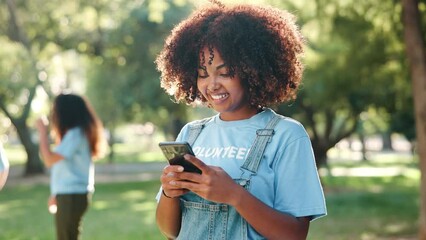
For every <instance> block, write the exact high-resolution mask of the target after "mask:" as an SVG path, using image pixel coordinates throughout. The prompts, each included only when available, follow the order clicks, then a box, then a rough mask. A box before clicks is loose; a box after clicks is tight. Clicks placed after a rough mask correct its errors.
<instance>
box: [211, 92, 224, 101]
mask: <svg viewBox="0 0 426 240" xmlns="http://www.w3.org/2000/svg"><path fill="white" fill-rule="evenodd" d="M227 96H228V94H227V93H224V94H219V95H211V97H212V98H213V99H214V100H219V99H222V98H225V97H227Z"/></svg>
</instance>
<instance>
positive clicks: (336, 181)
mask: <svg viewBox="0 0 426 240" xmlns="http://www.w3.org/2000/svg"><path fill="white" fill-rule="evenodd" d="M322 182H323V184H324V190H325V192H326V199H327V208H328V216H326V217H323V218H320V219H318V220H315V221H314V222H312V223H311V228H310V233H309V236H308V239H310V240H317V239H318V240H322V239H325V240H334V239H335V240H345V239H347V240H352V239H357V240H358V239H360V240H369V239H398V238H402V237H413V238H412V239H415V236H416V233H417V219H418V207H419V203H418V199H419V194H418V187H419V179H418V176H414V177H413V176H397V177H323V179H322ZM158 187H159V182H158V181H150V182H129V183H110V184H97V185H96V193H95V194H94V197H93V202H92V206H91V208H90V210H89V212H88V213H87V214H86V216H85V218H84V231H83V239H90V240H92V239H93V240H96V239H102V240H108V239H126V240H127V239H129V240H133V239H147V240H150V239H153V240H155V239H164V238H163V237H162V236H161V234H160V233H159V231H158V229H157V227H156V225H155V220H154V213H155V205H156V203H155V200H154V198H155V194H156V193H157V190H158ZM48 194H49V189H48V186H46V185H35V186H16V187H8V186H6V187H5V188H4V189H3V190H2V191H1V192H0V223H1V224H0V239H8V240H18V239H19V240H21V239H22V240H24V239H25V240H26V239H33V240H36V239H43V240H44V239H46V240H48V239H54V230H53V218H52V216H51V215H50V214H49V213H48V212H47V208H46V199H47V196H48Z"/></svg>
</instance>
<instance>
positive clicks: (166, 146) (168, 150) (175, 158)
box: [159, 142, 201, 174]
mask: <svg viewBox="0 0 426 240" xmlns="http://www.w3.org/2000/svg"><path fill="white" fill-rule="evenodd" d="M159 146H160V148H161V150H162V151H163V154H164V156H165V157H166V158H167V160H168V161H169V163H170V165H180V166H182V167H183V168H184V171H185V172H193V173H199V174H201V170H200V169H199V168H197V167H196V166H195V165H194V164H192V163H190V162H188V161H187V160H185V158H184V157H183V155H185V154H191V155H195V154H194V152H193V151H192V148H191V146H190V145H189V143H187V142H160V143H159Z"/></svg>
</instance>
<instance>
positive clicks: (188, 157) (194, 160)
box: [183, 154, 209, 172]
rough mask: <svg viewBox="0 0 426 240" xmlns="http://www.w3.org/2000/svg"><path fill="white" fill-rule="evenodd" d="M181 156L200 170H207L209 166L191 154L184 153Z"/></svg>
mask: <svg viewBox="0 0 426 240" xmlns="http://www.w3.org/2000/svg"><path fill="white" fill-rule="evenodd" d="M183 157H184V158H185V160H187V161H188V162H191V163H192V164H194V165H195V166H196V167H198V168H199V169H200V170H201V172H204V171H208V170H209V166H207V165H206V164H205V163H204V162H203V161H201V160H200V159H198V158H196V157H194V156H192V155H191V154H185V155H184V156H183Z"/></svg>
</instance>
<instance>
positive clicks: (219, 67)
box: [216, 63, 227, 70]
mask: <svg viewBox="0 0 426 240" xmlns="http://www.w3.org/2000/svg"><path fill="white" fill-rule="evenodd" d="M224 67H227V66H226V64H225V63H222V64H221V65H219V66H217V67H216V70H219V69H221V68H224Z"/></svg>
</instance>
